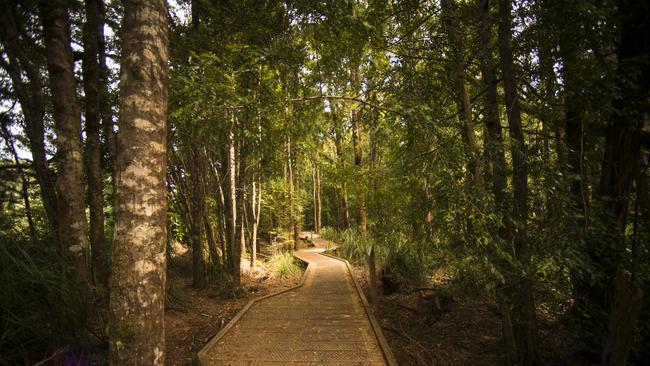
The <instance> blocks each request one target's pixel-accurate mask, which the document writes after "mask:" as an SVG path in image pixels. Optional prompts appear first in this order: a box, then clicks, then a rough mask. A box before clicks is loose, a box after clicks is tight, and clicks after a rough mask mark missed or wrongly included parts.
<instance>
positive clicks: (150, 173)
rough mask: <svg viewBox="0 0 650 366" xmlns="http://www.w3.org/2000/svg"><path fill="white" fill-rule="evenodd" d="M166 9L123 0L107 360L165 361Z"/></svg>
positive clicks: (158, 1) (155, 2) (157, 0)
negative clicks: (117, 147)
mask: <svg viewBox="0 0 650 366" xmlns="http://www.w3.org/2000/svg"><path fill="white" fill-rule="evenodd" d="M167 29H168V28H167V6H166V4H165V2H164V1H163V0H150V1H133V0H128V1H126V3H125V9H124V24H123V26H122V65H121V69H120V80H121V84H120V120H119V134H118V135H119V136H118V144H119V149H118V150H117V151H118V156H117V166H116V168H117V174H116V175H117V182H116V193H117V196H116V201H115V210H116V212H115V214H116V216H115V236H114V240H113V267H112V269H113V271H112V277H111V289H110V290H111V301H110V307H111V312H112V319H111V332H110V333H111V334H110V349H109V363H110V364H111V365H164V364H165V326H164V309H165V280H166V278H165V274H166V256H165V241H166V232H167V189H166V186H165V178H166V170H167V157H166V151H167V146H166V145H167V138H166V132H167V128H166V126H165V125H166V120H167V117H166V112H167V60H168V51H167V45H168V31H167Z"/></svg>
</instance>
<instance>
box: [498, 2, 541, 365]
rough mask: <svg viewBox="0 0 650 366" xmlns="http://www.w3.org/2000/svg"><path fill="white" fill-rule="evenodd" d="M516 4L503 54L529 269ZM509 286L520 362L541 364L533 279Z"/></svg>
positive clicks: (519, 234)
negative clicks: (516, 59)
mask: <svg viewBox="0 0 650 366" xmlns="http://www.w3.org/2000/svg"><path fill="white" fill-rule="evenodd" d="M511 11H512V4H511V0H499V37H498V38H499V54H500V56H501V71H502V73H503V84H504V89H505V103H506V111H507V112H508V130H509V132H510V138H511V139H512V143H511V148H510V150H511V151H510V153H511V155H512V169H513V172H512V186H513V191H514V192H513V198H514V206H513V210H512V216H513V221H514V222H516V223H517V224H516V225H513V227H514V228H515V231H514V236H513V237H514V253H515V258H516V260H518V261H519V262H520V263H521V264H522V265H523V268H525V269H527V268H528V267H529V265H530V248H529V244H528V237H527V232H526V226H527V220H528V164H527V161H526V143H525V141H524V134H523V131H522V127H521V112H520V108H519V99H518V98H519V97H518V95H517V78H516V76H515V68H514V58H513V55H512V46H511V42H512V41H511V38H512V14H511ZM509 286H511V287H512V291H513V296H512V301H513V314H512V315H513V316H512V322H513V327H514V334H515V341H516V343H517V365H534V364H536V363H537V324H536V323H537V322H536V318H535V301H534V297H533V289H532V283H531V280H530V278H528V277H527V276H526V274H515V278H514V279H513V281H512V282H511V283H509Z"/></svg>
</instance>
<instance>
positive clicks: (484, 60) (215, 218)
mask: <svg viewBox="0 0 650 366" xmlns="http://www.w3.org/2000/svg"><path fill="white" fill-rule="evenodd" d="M0 4H1V9H0V93H1V94H0V98H1V101H0V110H1V112H0V123H1V126H0V127H1V131H0V132H1V134H0V135H1V138H2V141H1V143H0V149H1V152H0V159H1V160H0V176H1V177H2V179H1V180H0V274H1V277H0V294H2V295H1V296H0V364H3V365H5V364H6V365H10V364H21V363H34V362H38V361H39V360H42V359H51V360H55V359H56V358H52V357H54V356H56V357H59V356H62V355H66V356H65V357H69V359H71V360H72V359H75V360H82V361H80V362H83V363H90V362H92V363H103V361H102V360H105V359H110V361H111V363H112V364H128V363H130V362H132V363H133V364H154V363H155V364H159V363H161V362H163V361H164V356H163V351H161V349H164V345H163V344H162V343H164V332H163V331H162V330H163V328H164V325H163V322H162V320H161V319H162V318H161V317H162V316H163V313H164V307H165V303H167V304H168V305H169V303H170V301H173V300H174V299H173V297H170V296H169V294H170V291H167V292H165V290H166V289H167V290H169V288H170V283H173V281H174V276H175V274H174V273H172V272H169V273H170V274H169V275H167V271H168V267H169V264H170V263H171V259H170V258H172V256H173V254H172V252H173V251H174V247H176V246H181V247H186V248H189V252H188V253H189V255H190V256H191V276H192V284H193V286H194V287H195V288H197V289H207V288H210V287H213V286H225V285H227V286H231V287H233V288H236V287H238V286H239V285H240V281H241V276H242V273H243V271H245V268H247V267H248V266H253V265H254V264H255V261H257V260H258V253H259V251H260V250H261V249H260V246H261V245H270V244H273V243H280V244H281V247H282V248H284V251H291V249H292V248H293V247H296V246H298V245H299V244H300V243H301V239H300V235H301V234H300V233H301V232H302V231H303V230H312V231H314V232H316V233H321V234H322V235H323V236H324V237H325V238H328V239H330V240H333V241H335V242H337V243H339V244H341V248H340V249H339V253H338V254H339V255H341V256H344V257H346V258H348V259H350V260H351V261H353V262H354V263H356V264H357V265H359V266H361V267H364V268H365V271H366V272H367V273H368V286H367V291H368V294H369V298H370V300H371V303H372V304H373V307H374V308H375V312H376V313H377V314H379V316H381V313H382V307H381V298H382V297H383V296H385V295H386V294H388V293H392V292H400V291H409V290H412V289H413V288H432V286H434V285H433V284H432V283H433V282H432V281H433V279H434V278H439V277H440V276H443V277H444V278H446V279H447V281H448V282H449V283H450V284H451V286H452V287H453V288H456V289H462V291H460V294H461V295H460V296H465V295H463V294H469V293H472V294H473V295H472V296H475V295H477V294H478V296H481V297H483V298H485V299H487V301H488V303H490V304H492V305H493V306H494V308H495V311H496V313H498V316H499V318H500V322H501V329H502V334H501V337H502V339H501V341H500V348H499V351H498V352H499V353H500V354H502V355H503V359H504V360H505V362H507V363H508V364H509V365H535V364H545V360H546V359H547V354H548V352H552V350H551V351H549V350H548V348H546V347H544V344H545V341H546V339H548V338H549V337H552V336H553V332H552V331H551V332H550V334H549V331H545V332H540V324H541V323H544V324H546V323H548V322H553V323H555V324H560V325H561V326H562V327H563V328H564V329H568V330H569V333H570V335H569V338H570V339H571V340H572V342H571V343H570V344H572V348H573V349H572V356H571V357H570V358H567V359H566V362H567V364H601V365H624V364H638V365H641V364H646V363H647V362H648V360H650V308H649V307H648V306H644V298H643V297H644V295H643V294H644V293H646V294H647V293H648V286H649V285H648V284H649V283H650V278H649V277H650V267H649V263H650V261H649V259H650V258H649V256H650V252H649V250H650V247H649V243H650V189H648V178H649V177H650V173H649V172H648V164H649V162H650V160H649V155H648V154H649V151H650V150H649V149H648V146H650V124H649V123H648V110H649V109H648V106H649V99H648V97H649V95H648V92H649V89H650V42H649V40H650V4H649V3H648V1H646V0H638V1H635V0H621V1H614V0H598V1H587V0H574V1H570V0H498V1H488V0H468V1H457V0H440V1H428V0H406V1H391V0H373V1H352V0H349V1H348V0H344V1H328V0H326V1H307V0H304V1H303V0H286V1H270V0H263V1H258V0H241V1H209V0H192V1H188V0H182V1H180V0H179V1H177V2H173V3H172V4H171V6H170V7H169V8H167V7H166V5H165V3H164V1H160V0H151V1H130V0H127V1H124V2H122V1H114V0H106V1H104V0H85V1H81V0H50V1H37V0H23V1H17V0H1V1H0ZM120 65H121V68H120ZM152 65H153V66H152ZM152 121H157V122H156V123H153V122H152ZM133 164H135V165H133ZM134 166H135V168H134ZM129 179H132V180H129ZM136 188H137V189H139V190H136ZM136 196H137V197H140V196H143V197H145V198H146V200H150V204H143V205H141V206H135V205H134V206H133V207H131V206H129V205H128V204H126V203H125V202H131V201H129V200H130V199H131V198H130V197H136ZM145 198H143V199H145ZM151 202H152V203H151ZM120 203H121V204H120ZM152 207H153V208H152ZM147 210H152V211H151V212H153V213H150V212H149V211H147ZM154 216H155V217H154ZM146 220H149V221H146ZM145 221H146V222H147V225H149V226H146V227H147V228H149V229H147V230H145V231H142V232H139V231H137V230H139V229H138V226H137V224H138V223H140V222H142V223H144V222H145ZM166 258H167V259H166ZM260 260H263V258H262V259H260ZM134 268H135V270H134ZM166 277H168V278H166ZM143 279H145V280H144V282H143ZM142 283H144V284H146V285H142ZM141 285H142V286H144V287H142V286H141ZM138 286H141V287H138ZM147 286H149V287H147ZM136 288H138V291H136ZM141 288H144V289H145V290H143V291H142V292H140V291H139V289H141ZM149 290H151V291H149ZM136 292H137V293H136ZM458 293H459V291H456V294H455V295H454V296H459V295H458ZM138 304H139V305H138ZM142 304H145V305H144V306H141V305H142ZM147 304H148V305H147ZM147 306H148V307H147ZM438 306H439V305H438ZM136 308H137V309H139V310H133V312H132V313H129V309H136ZM151 308H155V309H157V310H155V311H150V310H149V309H151ZM143 309H144V310H143ZM125 314H127V315H125ZM129 314H131V315H129ZM133 314H136V315H137V316H136V315H133ZM132 315H133V316H132ZM138 316H139V317H138ZM413 316H417V315H413ZM139 322H142V323H139ZM136 328H137V329H136ZM140 328H142V330H139V329H140ZM551 329H555V328H551ZM153 334H155V335H156V336H155V337H152V336H151V335H153ZM416 342H417V341H416ZM109 344H110V346H108V345H109ZM124 344H128V345H126V346H125V345H124ZM123 347H127V348H126V349H125V348H123ZM144 349H147V350H149V351H147V352H144V351H142V350H144ZM107 353H108V354H109V355H110V357H109V356H107ZM129 354H130V355H131V356H129ZM135 354H139V355H140V356H138V357H141V358H140V359H139V361H138V360H135V358H129V357H136V356H133V355H135ZM142 357H144V358H142ZM146 357H150V358H149V359H147V358H146ZM129 360H131V361H129ZM134 360H135V361H134ZM147 360H148V361H147ZM53 362H54V361H53ZM70 362H73V361H70ZM62 364H63V363H62ZM73 364H74V363H73Z"/></svg>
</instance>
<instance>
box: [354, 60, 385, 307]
mask: <svg viewBox="0 0 650 366" xmlns="http://www.w3.org/2000/svg"><path fill="white" fill-rule="evenodd" d="M353 75H354V76H353V80H354V79H355V78H358V74H357V72H356V70H355V72H354V74H353ZM359 118H360V115H359V111H357V110H352V116H351V118H350V121H351V122H352V144H353V149H354V165H355V166H356V167H357V173H358V174H359V176H360V177H361V179H360V182H358V184H365V182H366V179H365V178H364V177H363V175H364V174H365V167H364V164H363V148H362V146H361V126H360V124H361V123H360V121H359ZM359 191H360V193H359V194H358V195H357V231H358V232H359V235H361V239H362V240H364V241H365V240H368V235H367V233H368V218H367V214H366V199H365V189H361V190H359ZM366 260H367V261H368V274H369V277H370V284H369V287H370V288H369V291H370V302H371V305H372V308H373V310H374V312H375V313H378V312H379V295H378V293H377V267H376V264H377V263H376V258H375V243H374V241H372V242H371V243H370V250H369V252H368V257H367V258H366Z"/></svg>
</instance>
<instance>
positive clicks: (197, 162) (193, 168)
mask: <svg viewBox="0 0 650 366" xmlns="http://www.w3.org/2000/svg"><path fill="white" fill-rule="evenodd" d="M188 155H190V156H189V164H190V167H189V168H190V169H189V174H190V187H189V188H190V191H191V195H192V200H191V202H190V203H189V209H190V212H189V213H190V215H189V219H190V232H191V237H192V286H194V288H203V287H205V284H206V279H205V275H206V264H205V244H204V241H203V238H204V235H203V233H204V228H205V226H204V225H205V222H204V220H205V196H204V195H203V181H202V177H203V175H204V174H205V169H204V168H203V161H202V159H201V157H200V156H197V153H196V152H195V151H191V152H188Z"/></svg>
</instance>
